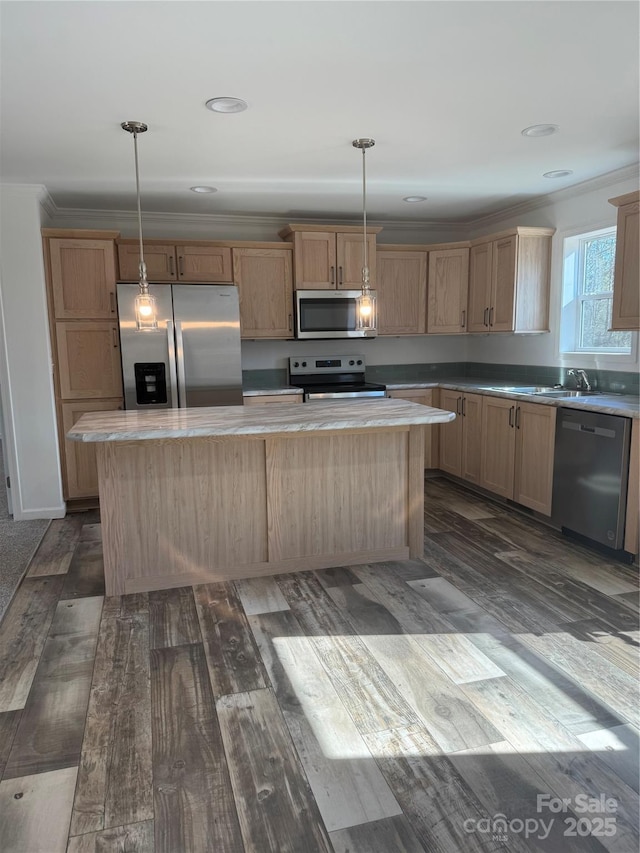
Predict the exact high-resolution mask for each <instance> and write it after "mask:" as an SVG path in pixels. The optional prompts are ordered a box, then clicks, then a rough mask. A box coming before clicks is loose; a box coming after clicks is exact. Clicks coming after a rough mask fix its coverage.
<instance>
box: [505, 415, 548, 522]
mask: <svg viewBox="0 0 640 853" xmlns="http://www.w3.org/2000/svg"><path fill="white" fill-rule="evenodd" d="M515 425H516V429H515V432H516V467H515V481H514V492H513V499H514V501H516V502H517V503H519V504H523V505H524V506H528V507H529V508H530V509H535V510H537V511H538V512H541V513H543V514H544V515H551V492H552V489H553V452H554V446H555V436H556V408H555V406H544V405H542V404H540V403H539V404H536V403H518V404H517V407H516V416H515Z"/></svg>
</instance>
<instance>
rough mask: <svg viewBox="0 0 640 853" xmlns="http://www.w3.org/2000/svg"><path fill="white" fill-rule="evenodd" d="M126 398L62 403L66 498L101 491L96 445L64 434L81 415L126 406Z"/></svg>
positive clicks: (87, 496)
mask: <svg viewBox="0 0 640 853" xmlns="http://www.w3.org/2000/svg"><path fill="white" fill-rule="evenodd" d="M122 407H123V406H122V398H121V397H119V398H116V399H114V400H99V401H97V400H90V401H86V402H85V401H82V400H78V401H77V402H73V403H61V404H60V414H61V422H62V430H63V432H62V435H63V441H64V457H65V461H66V477H65V480H66V497H67V498H69V499H75V498H92V497H95V496H96V495H97V494H98V469H97V465H96V445H95V444H92V443H90V442H85V441H68V440H67V439H66V438H64V436H66V434H67V432H68V431H69V430H70V429H71V427H72V426H73V425H74V424H75V423H76V421H77V420H79V418H80V417H81V416H82V415H84V414H87V413H89V412H110V411H113V410H115V409H122Z"/></svg>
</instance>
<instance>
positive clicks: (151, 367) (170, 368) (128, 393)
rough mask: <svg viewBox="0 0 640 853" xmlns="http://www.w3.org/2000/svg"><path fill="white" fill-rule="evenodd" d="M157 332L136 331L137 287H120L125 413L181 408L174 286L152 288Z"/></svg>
mask: <svg viewBox="0 0 640 853" xmlns="http://www.w3.org/2000/svg"><path fill="white" fill-rule="evenodd" d="M149 290H150V292H151V294H152V295H153V296H155V298H156V306H157V312H158V329H157V331H153V332H138V331H136V320H135V310H134V302H135V298H136V296H137V295H138V291H139V288H138V285H137V284H118V285H117V294H118V316H119V320H120V351H121V355H122V380H123V386H124V406H125V409H170V408H175V407H177V406H178V382H177V372H176V361H175V339H174V330H173V325H174V324H173V306H172V300H171V286H170V285H163V284H152V285H150V287H149Z"/></svg>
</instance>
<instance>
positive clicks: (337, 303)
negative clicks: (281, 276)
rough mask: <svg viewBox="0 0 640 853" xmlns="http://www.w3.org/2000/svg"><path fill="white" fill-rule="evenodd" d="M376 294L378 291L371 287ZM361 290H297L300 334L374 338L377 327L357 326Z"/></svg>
mask: <svg viewBox="0 0 640 853" xmlns="http://www.w3.org/2000/svg"><path fill="white" fill-rule="evenodd" d="M371 294H372V296H375V291H373V290H372V291H371ZM360 295H361V291H360V290H296V292H295V303H296V337H297V338H301V339H302V338H373V337H375V336H376V334H377V331H376V330H371V331H359V330H358V329H356V299H357V298H358V297H359V296H360Z"/></svg>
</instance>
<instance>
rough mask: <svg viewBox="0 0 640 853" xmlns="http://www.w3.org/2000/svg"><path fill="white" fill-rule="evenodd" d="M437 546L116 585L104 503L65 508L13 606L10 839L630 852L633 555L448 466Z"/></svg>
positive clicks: (4, 663)
mask: <svg viewBox="0 0 640 853" xmlns="http://www.w3.org/2000/svg"><path fill="white" fill-rule="evenodd" d="M424 546H425V547H424V555H423V557H422V558H421V559H414V560H407V561H404V562H389V563H381V564H375V565H363V566H344V567H339V568H335V569H327V570H325V571H315V572H313V571H304V570H303V569H304V566H303V565H301V567H300V568H301V570H302V571H300V572H297V573H292V574H287V575H278V576H275V577H264V578H259V579H254V580H245V581H239V582H237V583H235V584H234V583H213V584H206V585H201V586H196V587H183V588H180V589H172V590H166V591H160V592H153V593H149V594H137V595H129V596H122V597H114V598H105V597H104V578H103V567H102V553H101V540H100V524H99V519H98V517H97V516H96V514H95V513H85V514H78V515H75V516H70V517H68V518H67V519H63V520H60V521H59V522H54V523H53V524H52V525H51V527H50V529H49V531H48V532H47V534H46V536H45V539H44V540H43V542H42V545H41V546H40V549H39V551H38V553H36V555H35V556H34V559H33V562H32V565H31V567H30V570H29V571H28V573H27V577H26V578H25V580H24V581H23V583H22V585H21V587H20V588H19V590H18V592H17V593H16V596H15V598H14V600H13V602H12V604H11V607H10V609H9V610H8V612H7V614H6V615H5V618H4V620H3V622H2V623H1V624H0V851H2V853H36V852H37V851H42V853H65V851H66V853H111V852H113V853H115V851H124V852H125V853H200V851H202V853H209V851H211V853H331V851H335V853H434V851H435V853H462V851H465V853H466V851H479V853H485V852H486V851H509V853H511V851H514V853H526V851H545V853H565V851H567V853H579V852H580V851H587V852H588V853H596V851H604V850H606V851H610V853H627V851H628V853H637V849H638V843H639V818H638V813H639V804H640V801H639V797H638V790H639V789H640V785H639V772H638V768H639V758H638V735H639V731H638V725H639V723H640V720H639V714H638V707H639V704H640V703H639V696H638V674H639V658H638V651H639V648H640V633H639V631H638V620H639V616H638V588H639V583H638V570H637V567H633V566H626V565H622V564H619V563H616V562H615V561H612V560H610V559H608V558H605V557H601V556H600V555H599V554H598V553H596V552H595V551H593V550H590V549H588V548H585V547H583V546H581V545H578V544H576V543H575V542H572V541H570V540H568V539H565V538H563V537H562V536H561V535H560V534H558V533H557V532H555V531H553V530H551V529H550V528H548V527H547V526H545V525H543V524H541V523H539V522H537V521H536V520H534V519H533V518H530V517H528V516H527V515H525V514H523V513H519V512H517V511H516V510H514V509H512V508H510V507H509V506H508V505H506V504H504V503H498V502H492V501H490V500H486V499H484V498H482V497H480V496H478V495H476V494H473V493H471V492H468V491H466V490H464V489H463V488H462V487H460V486H459V485H457V484H454V483H451V482H449V481H447V480H446V479H444V478H436V479H429V480H427V481H426V484H425V538H424ZM539 798H541V799H540V801H539ZM562 798H565V799H566V800H567V802H566V803H564V804H563V803H562V802H561V801H562ZM605 801H608V805H607V808H609V811H605V810H604V809H605ZM612 803H613V805H612ZM550 806H551V807H550ZM560 809H562V810H560Z"/></svg>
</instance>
